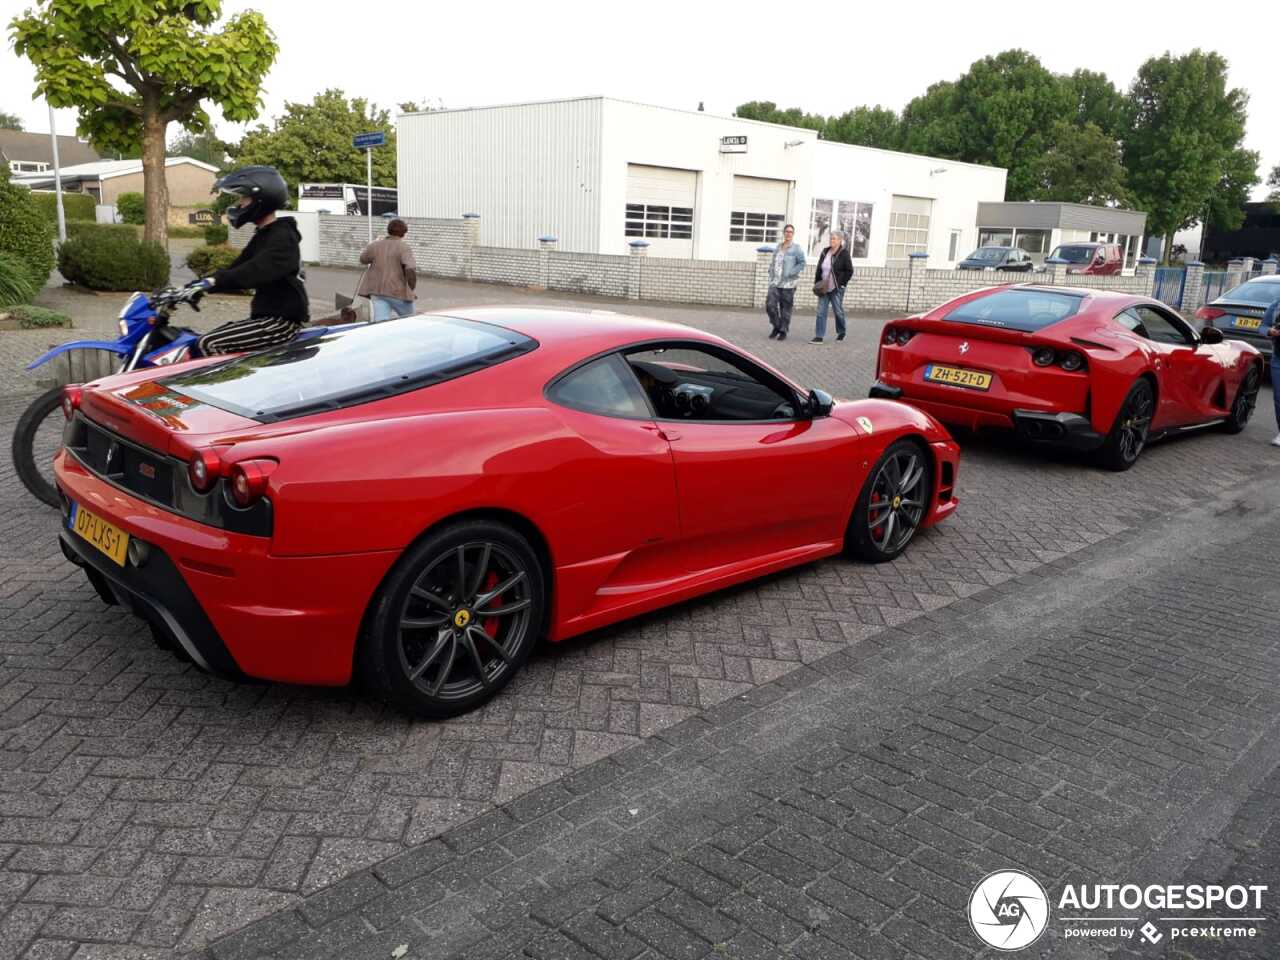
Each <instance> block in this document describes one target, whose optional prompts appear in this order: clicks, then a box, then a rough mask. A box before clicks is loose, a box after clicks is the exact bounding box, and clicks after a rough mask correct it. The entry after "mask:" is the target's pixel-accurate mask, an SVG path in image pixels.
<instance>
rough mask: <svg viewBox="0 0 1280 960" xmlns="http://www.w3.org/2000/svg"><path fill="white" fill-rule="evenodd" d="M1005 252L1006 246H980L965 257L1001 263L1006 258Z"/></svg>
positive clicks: (984, 261)
mask: <svg viewBox="0 0 1280 960" xmlns="http://www.w3.org/2000/svg"><path fill="white" fill-rule="evenodd" d="M1005 253H1006V250H1005V248H1004V247H979V248H978V249H977V250H975V251H973V253H971V254H969V256H967V257H966V258H965V259H966V260H981V261H982V262H983V263H999V262H1000V261H1001V260H1003V259H1004V255H1005Z"/></svg>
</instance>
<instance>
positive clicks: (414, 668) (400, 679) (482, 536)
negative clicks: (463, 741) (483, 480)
mask: <svg viewBox="0 0 1280 960" xmlns="http://www.w3.org/2000/svg"><path fill="white" fill-rule="evenodd" d="M545 583H546V577H545V575H544V573H543V570H542V566H541V563H540V562H539V560H538V557H537V554H536V553H534V551H533V548H532V547H530V545H529V542H528V541H527V540H526V539H525V538H524V537H523V536H522V535H521V534H519V533H518V532H517V531H515V530H513V529H512V528H511V527H508V526H506V525H505V524H501V523H496V522H492V521H488V520H469V521H461V522H458V523H454V524H450V525H448V526H445V527H442V528H441V529H439V530H437V531H435V532H434V533H431V534H430V535H428V536H427V537H426V538H424V539H423V540H422V541H421V542H419V543H416V544H414V546H412V547H411V548H410V549H409V550H408V551H407V552H406V553H405V555H404V556H403V557H401V558H400V560H399V561H398V562H397V563H396V565H395V567H393V568H392V570H391V573H389V574H388V575H387V578H386V580H385V581H384V582H383V584H382V586H381V588H380V589H379V591H378V594H377V597H376V598H375V600H374V604H373V607H372V609H371V611H370V616H369V618H368V624H367V628H366V631H365V634H364V636H363V637H362V638H361V641H360V647H359V650H358V653H357V657H358V663H357V667H358V670H359V673H360V675H361V677H362V678H363V679H364V681H365V683H366V684H367V685H368V686H369V688H370V689H371V690H372V691H373V692H374V693H375V694H376V695H378V696H380V697H382V698H383V699H385V700H387V701H388V702H390V703H391V704H393V705H394V706H396V707H398V708H399V709H401V710H404V711H405V712H407V713H412V714H416V715H417V716H420V717H429V718H434V719H439V718H444V717H454V716H457V715H458V714H462V713H466V712H467V711H469V710H472V709H474V708H476V707H478V706H480V704H482V703H484V702H485V701H487V700H489V699H490V698H491V697H493V696H494V695H495V694H496V693H497V692H498V691H499V690H501V689H502V688H503V687H504V686H506V685H507V683H508V682H510V680H511V678H512V677H513V676H515V674H516V672H517V671H518V670H519V669H520V667H521V666H523V665H524V663H525V661H526V660H528V659H529V654H530V653H531V652H532V650H533V647H534V645H535V644H536V642H537V640H538V638H539V635H540V633H541V631H542V624H543V612H544V610H545V609H546V596H545ZM504 585H505V589H504ZM495 602H496V603H498V604H499V606H498V607H497V608H495V607H493V604H494V603H495ZM495 610H502V611H503V612H502V613H500V614H496V615H495V613H494V611H495ZM487 623H492V624H493V627H492V628H486V627H485V626H482V624H487Z"/></svg>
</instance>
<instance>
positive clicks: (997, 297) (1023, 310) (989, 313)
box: [943, 288, 1084, 333]
mask: <svg viewBox="0 0 1280 960" xmlns="http://www.w3.org/2000/svg"><path fill="white" fill-rule="evenodd" d="M1083 301H1084V296H1083V295H1079V296H1078V295H1076V294H1072V293H1057V292H1050V291H1047V290H1035V289H1026V288H1024V289H1020V290H1001V291H1000V292H999V293H993V294H990V295H989V296H985V297H978V298H977V299H976V300H970V301H969V302H968V303H962V304H960V306H958V307H956V308H955V309H954V310H952V311H951V312H950V313H948V314H947V315H946V316H945V317H944V318H943V319H944V320H951V321H953V322H956V323H977V324H981V325H982V326H986V327H1003V328H1004V329H1006V330H1021V331H1023V332H1025V333H1031V332H1033V331H1036V330H1043V329H1044V328H1045V327H1047V326H1049V325H1050V324H1051V323H1057V322H1058V321H1059V320H1065V319H1067V317H1070V316H1072V315H1073V314H1074V313H1075V312H1076V311H1077V310H1079V309H1080V304H1081V303H1082V302H1083Z"/></svg>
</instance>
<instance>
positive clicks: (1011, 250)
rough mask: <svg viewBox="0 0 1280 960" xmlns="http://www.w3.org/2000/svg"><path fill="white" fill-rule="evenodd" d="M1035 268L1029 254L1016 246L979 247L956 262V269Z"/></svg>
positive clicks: (1020, 270) (1020, 269) (1021, 270)
mask: <svg viewBox="0 0 1280 960" xmlns="http://www.w3.org/2000/svg"><path fill="white" fill-rule="evenodd" d="M1035 268H1036V265H1035V264H1034V263H1032V261H1031V255H1030V254H1029V253H1027V252H1026V251H1025V250H1022V249H1020V248H1018V247H979V248H978V249H977V250H975V251H973V253H971V254H969V255H968V256H967V257H965V258H964V259H963V260H961V261H960V262H959V263H957V264H956V269H957V270H1015V271H1018V272H1019V273H1030V272H1031V271H1032V270H1034V269H1035Z"/></svg>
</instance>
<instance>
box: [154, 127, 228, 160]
mask: <svg viewBox="0 0 1280 960" xmlns="http://www.w3.org/2000/svg"><path fill="white" fill-rule="evenodd" d="M168 152H169V156H171V157H190V158H191V159H193V160H199V161H200V162H201V163H207V164H210V165H212V166H215V167H217V168H218V169H219V170H222V169H224V168H225V167H226V166H227V145H226V143H224V142H223V141H221V140H219V139H218V136H217V134H216V133H214V132H213V129H212V128H210V129H207V130H205V131H204V132H203V133H189V132H187V131H185V130H184V131H182V132H181V133H179V134H178V135H177V136H176V137H174V138H173V139H172V140H170V141H169V150H168Z"/></svg>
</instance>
